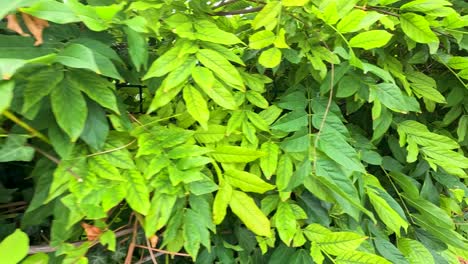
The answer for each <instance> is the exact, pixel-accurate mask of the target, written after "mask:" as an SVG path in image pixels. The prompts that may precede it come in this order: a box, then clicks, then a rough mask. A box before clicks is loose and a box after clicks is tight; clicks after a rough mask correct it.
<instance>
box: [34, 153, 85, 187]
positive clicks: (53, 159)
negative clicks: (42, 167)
mask: <svg viewBox="0 0 468 264" xmlns="http://www.w3.org/2000/svg"><path fill="white" fill-rule="evenodd" d="M29 146H30V147H32V148H34V149H35V150H36V151H37V152H39V153H40V154H42V155H43V156H44V157H46V158H48V159H49V160H51V161H52V162H54V163H55V164H57V165H60V163H61V161H60V160H59V159H57V158H56V157H54V156H52V155H50V154H49V153H47V152H45V151H43V150H42V149H40V148H38V147H35V146H32V145H29ZM66 171H68V172H69V173H70V174H71V175H73V177H75V178H76V180H77V181H78V182H83V178H81V177H80V175H78V174H76V172H74V171H73V170H72V169H71V168H67V169H66Z"/></svg>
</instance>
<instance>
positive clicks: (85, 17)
mask: <svg viewBox="0 0 468 264" xmlns="http://www.w3.org/2000/svg"><path fill="white" fill-rule="evenodd" d="M65 4H66V5H67V6H68V7H69V8H70V9H71V10H72V11H73V12H74V13H75V14H76V15H77V16H78V17H79V18H80V20H81V21H82V22H83V23H84V24H85V25H86V26H87V27H88V28H89V29H91V30H93V31H103V30H105V29H107V28H108V24H107V23H106V21H104V20H103V19H101V18H100V17H99V15H98V14H97V12H96V10H95V9H94V8H93V7H92V6H89V5H84V4H82V3H80V2H78V0H67V1H66V2H65Z"/></svg>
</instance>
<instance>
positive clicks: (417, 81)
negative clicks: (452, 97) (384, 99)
mask: <svg viewBox="0 0 468 264" xmlns="http://www.w3.org/2000/svg"><path fill="white" fill-rule="evenodd" d="M406 78H408V81H410V86H411V89H412V90H413V91H414V93H415V94H416V95H418V96H419V97H424V98H425V99H428V100H431V101H434V102H436V103H445V97H444V96H443V95H442V94H441V93H440V92H439V91H438V90H437V84H436V82H435V80H434V79H433V78H431V77H429V76H427V75H425V74H424V73H421V72H409V73H407V74H406Z"/></svg>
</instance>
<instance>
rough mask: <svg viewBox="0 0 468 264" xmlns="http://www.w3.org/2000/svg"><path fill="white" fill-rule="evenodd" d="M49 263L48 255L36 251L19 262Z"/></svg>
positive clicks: (32, 263)
mask: <svg viewBox="0 0 468 264" xmlns="http://www.w3.org/2000/svg"><path fill="white" fill-rule="evenodd" d="M47 263H49V255H47V254H46V253H42V252H41V253H36V254H34V255H31V256H29V257H27V258H26V259H25V260H23V262H21V264H47Z"/></svg>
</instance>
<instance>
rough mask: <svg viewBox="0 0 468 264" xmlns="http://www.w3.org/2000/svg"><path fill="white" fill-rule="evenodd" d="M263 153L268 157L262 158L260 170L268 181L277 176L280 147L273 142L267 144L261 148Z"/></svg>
mask: <svg viewBox="0 0 468 264" xmlns="http://www.w3.org/2000/svg"><path fill="white" fill-rule="evenodd" d="M260 149H261V151H263V152H265V153H266V155H265V156H263V157H261V158H260V168H261V169H262V171H263V175H265V177H266V178H267V179H270V177H271V176H272V175H273V174H275V172H276V168H277V166H278V155H279V147H278V145H277V144H275V143H273V142H265V143H263V144H262V146H261V148H260Z"/></svg>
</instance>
